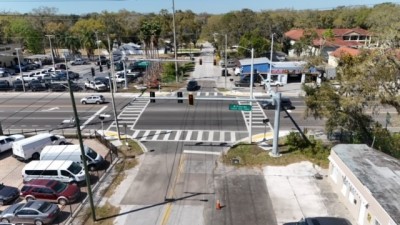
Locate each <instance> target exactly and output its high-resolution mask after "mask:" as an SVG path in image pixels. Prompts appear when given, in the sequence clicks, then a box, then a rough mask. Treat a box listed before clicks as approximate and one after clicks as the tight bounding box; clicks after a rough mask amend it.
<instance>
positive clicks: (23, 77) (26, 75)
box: [15, 73, 37, 82]
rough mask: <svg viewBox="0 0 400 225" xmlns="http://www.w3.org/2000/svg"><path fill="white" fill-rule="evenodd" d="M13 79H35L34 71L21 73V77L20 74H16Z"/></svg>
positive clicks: (26, 80)
mask: <svg viewBox="0 0 400 225" xmlns="http://www.w3.org/2000/svg"><path fill="white" fill-rule="evenodd" d="M15 79H16V80H21V79H24V81H25V82H29V81H31V80H37V77H35V73H26V74H22V78H21V76H17V77H16V78H15Z"/></svg>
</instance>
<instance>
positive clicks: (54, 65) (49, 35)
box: [45, 34, 67, 70]
mask: <svg viewBox="0 0 400 225" xmlns="http://www.w3.org/2000/svg"><path fill="white" fill-rule="evenodd" d="M45 36H46V37H48V38H49V42H50V51H51V60H52V61H53V68H54V70H55V69H56V64H55V62H54V54H53V46H52V45H51V38H53V37H54V35H51V34H47V35H45ZM65 66H67V65H65Z"/></svg>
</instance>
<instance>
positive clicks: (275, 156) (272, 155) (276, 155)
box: [268, 152, 282, 158]
mask: <svg viewBox="0 0 400 225" xmlns="http://www.w3.org/2000/svg"><path fill="white" fill-rule="evenodd" d="M268 154H269V156H271V157H273V158H278V157H281V156H282V154H279V153H278V154H275V153H273V152H269V153H268Z"/></svg>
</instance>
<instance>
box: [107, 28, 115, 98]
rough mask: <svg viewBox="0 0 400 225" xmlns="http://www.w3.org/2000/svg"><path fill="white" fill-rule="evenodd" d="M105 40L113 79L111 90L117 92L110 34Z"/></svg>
mask: <svg viewBox="0 0 400 225" xmlns="http://www.w3.org/2000/svg"><path fill="white" fill-rule="evenodd" d="M107 41H108V51H109V55H110V64H111V65H110V66H111V67H110V68H111V77H112V78H113V79H114V80H112V81H113V82H112V83H113V86H114V90H113V92H115V93H116V92H117V82H116V79H115V75H114V56H113V53H112V49H111V44H110V35H107ZM110 79H111V78H110Z"/></svg>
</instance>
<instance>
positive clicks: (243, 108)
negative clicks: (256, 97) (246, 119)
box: [229, 104, 252, 111]
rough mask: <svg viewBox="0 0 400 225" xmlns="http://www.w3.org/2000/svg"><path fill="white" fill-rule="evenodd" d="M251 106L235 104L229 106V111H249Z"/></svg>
mask: <svg viewBox="0 0 400 225" xmlns="http://www.w3.org/2000/svg"><path fill="white" fill-rule="evenodd" d="M251 108H252V106H251V105H237V104H229V110H236V111H251Z"/></svg>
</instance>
